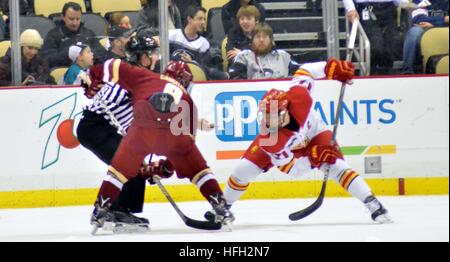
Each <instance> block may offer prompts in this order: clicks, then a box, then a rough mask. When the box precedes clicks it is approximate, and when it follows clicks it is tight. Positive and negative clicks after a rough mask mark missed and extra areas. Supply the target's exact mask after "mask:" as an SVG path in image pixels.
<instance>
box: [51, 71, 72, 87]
mask: <svg viewBox="0 0 450 262" xmlns="http://www.w3.org/2000/svg"><path fill="white" fill-rule="evenodd" d="M68 69H69V68H68V67H56V68H53V69H52V70H51V71H50V75H51V76H53V78H54V79H55V81H56V83H57V84H58V85H60V84H62V83H63V80H64V79H63V78H64V74H65V73H66V72H67V70H68Z"/></svg>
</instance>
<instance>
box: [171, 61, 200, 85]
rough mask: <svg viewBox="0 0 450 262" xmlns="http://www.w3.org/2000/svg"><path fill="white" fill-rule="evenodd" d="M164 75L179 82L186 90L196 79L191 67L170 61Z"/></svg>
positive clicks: (183, 63)
mask: <svg viewBox="0 0 450 262" xmlns="http://www.w3.org/2000/svg"><path fill="white" fill-rule="evenodd" d="M164 75H166V76H169V77H171V78H173V79H175V80H177V81H178V82H179V83H180V84H181V85H183V86H184V88H186V89H187V88H188V87H189V84H190V83H191V81H192V79H193V78H194V76H193V75H192V72H191V69H189V66H188V65H187V64H186V63H185V62H183V61H170V62H169V63H168V64H167V67H166V70H165V71H164Z"/></svg>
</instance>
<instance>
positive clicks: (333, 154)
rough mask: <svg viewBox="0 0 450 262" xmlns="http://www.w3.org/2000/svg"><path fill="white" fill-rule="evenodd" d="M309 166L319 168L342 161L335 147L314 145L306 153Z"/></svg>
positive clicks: (339, 152)
mask: <svg viewBox="0 0 450 262" xmlns="http://www.w3.org/2000/svg"><path fill="white" fill-rule="evenodd" d="M308 158H309V161H310V162H311V166H313V167H316V168H320V167H321V166H322V164H325V163H326V164H330V165H332V164H334V163H336V160H337V159H344V156H343V155H342V153H341V151H340V149H339V147H338V146H337V145H315V146H312V147H311V149H310V150H309V151H308Z"/></svg>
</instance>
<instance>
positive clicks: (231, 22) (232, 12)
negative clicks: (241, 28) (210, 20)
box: [222, 0, 266, 34]
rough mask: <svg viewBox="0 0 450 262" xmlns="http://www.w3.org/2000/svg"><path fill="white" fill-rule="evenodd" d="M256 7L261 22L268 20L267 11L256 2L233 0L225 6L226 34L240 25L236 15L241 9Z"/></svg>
mask: <svg viewBox="0 0 450 262" xmlns="http://www.w3.org/2000/svg"><path fill="white" fill-rule="evenodd" d="M247 5H254V6H256V8H258V10H259V13H260V18H259V20H260V22H264V21H265V20H266V10H265V9H264V7H263V6H262V5H261V4H259V3H258V2H257V1H255V0H231V1H230V2H228V3H227V4H225V5H224V6H223V8H222V23H223V28H224V30H225V34H228V33H229V32H230V30H231V29H232V28H233V27H234V26H235V25H237V24H238V21H237V20H236V15H237V13H238V11H239V9H240V8H241V7H243V6H247Z"/></svg>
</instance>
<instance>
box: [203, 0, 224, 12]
mask: <svg viewBox="0 0 450 262" xmlns="http://www.w3.org/2000/svg"><path fill="white" fill-rule="evenodd" d="M228 2H229V0H202V6H203V7H204V8H205V9H206V13H208V11H209V9H211V8H214V7H222V6H224V5H225V4H226V3H228Z"/></svg>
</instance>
